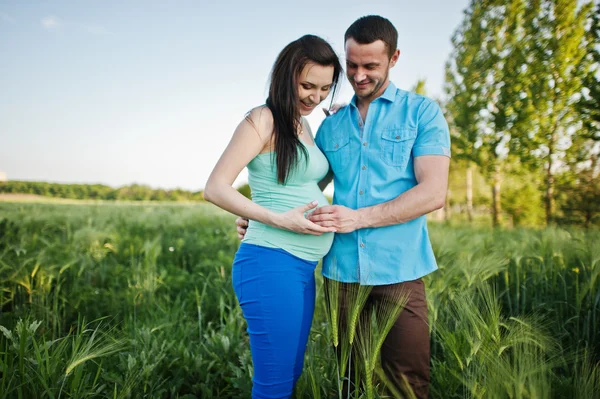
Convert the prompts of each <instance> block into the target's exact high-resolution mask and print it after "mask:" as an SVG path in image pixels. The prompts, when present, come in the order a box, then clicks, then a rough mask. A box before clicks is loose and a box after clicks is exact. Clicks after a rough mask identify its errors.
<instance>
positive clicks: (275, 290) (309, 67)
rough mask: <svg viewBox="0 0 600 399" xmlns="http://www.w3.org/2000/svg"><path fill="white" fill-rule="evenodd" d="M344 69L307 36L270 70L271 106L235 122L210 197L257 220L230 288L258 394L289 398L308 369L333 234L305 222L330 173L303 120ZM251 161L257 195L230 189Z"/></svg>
mask: <svg viewBox="0 0 600 399" xmlns="http://www.w3.org/2000/svg"><path fill="white" fill-rule="evenodd" d="M341 72H342V67H341V65H340V62H339V59H338V57H337V55H336V54H335V52H334V51H333V49H332V48H331V46H330V45H329V44H328V43H327V42H326V41H324V40H323V39H321V38H319V37H317V36H313V35H306V36H303V37H301V38H300V39H298V40H295V41H293V42H292V43H290V44H288V45H287V46H286V47H285V48H284V49H283V50H282V51H281V53H280V54H279V56H278V57H277V60H276V61H275V64H274V66H273V69H272V71H271V82H270V87H269V96H268V98H267V100H266V104H265V105H261V106H259V107H256V108H254V109H253V110H251V111H250V112H249V113H248V115H247V116H246V117H245V118H244V120H242V122H241V123H240V124H239V125H238V127H237V129H236V130H235V132H234V134H233V138H232V139H231V141H230V143H229V145H228V146H227V148H226V149H225V151H224V152H223V154H222V155H221V158H220V159H219V161H218V162H217V165H216V166H215V168H214V170H213V171H212V173H211V175H210V177H209V179H208V182H207V184H206V187H205V191H204V197H205V198H206V200H208V201H210V202H212V203H214V204H215V205H217V206H219V207H220V208H222V209H225V210H227V211H229V212H231V213H234V214H236V215H238V216H241V217H245V218H247V219H249V220H250V222H249V226H248V230H247V233H246V235H245V237H244V240H243V241H242V244H241V245H240V248H239V250H238V252H237V253H236V256H235V259H234V262H233V271H232V280H233V288H234V291H235V293H236V296H237V298H238V301H239V303H240V306H241V308H242V312H243V314H244V318H245V319H246V321H247V324H248V333H249V335H250V349H251V352H252V361H253V364H254V378H253V385H252V397H253V398H271V399H272V398H289V397H291V395H292V391H293V388H294V386H295V384H296V382H297V381H298V378H299V377H300V374H301V373H302V367H303V364H304V352H305V350H306V342H307V340H308V334H309V331H310V327H311V324H312V319H313V313H314V306H315V278H314V269H315V266H316V265H317V262H318V261H319V259H321V258H322V257H323V256H324V255H325V254H326V253H327V252H328V251H329V248H330V246H331V243H332V241H333V233H334V230H333V229H332V228H326V227H321V226H318V225H317V224H314V223H312V222H311V221H309V220H308V219H306V217H305V215H306V213H307V212H309V211H311V210H312V209H314V208H316V207H318V206H319V205H321V206H322V205H327V200H326V198H325V197H324V196H323V194H322V192H321V190H320V189H319V186H318V183H319V181H321V180H322V179H323V178H324V177H325V175H326V174H327V173H328V171H329V164H328V162H327V159H326V158H325V156H324V155H323V154H322V153H321V151H320V150H319V149H318V148H317V147H316V145H315V143H314V139H313V136H312V132H311V130H310V127H309V125H308V123H307V122H306V120H305V119H304V116H307V115H309V114H310V113H311V112H312V111H313V110H314V109H315V107H316V106H317V105H318V104H319V103H321V102H322V101H323V100H324V99H325V98H326V97H327V96H328V95H329V94H331V95H332V98H333V95H334V94H335V89H336V87H337V85H338V82H339V79H340V76H341ZM244 167H248V181H249V185H250V189H251V191H252V200H249V199H247V198H246V197H244V196H243V195H242V194H240V193H238V191H237V190H235V189H234V188H233V186H232V185H233V182H234V181H235V179H236V178H237V177H238V175H239V173H240V172H241V171H242V170H243V169H244Z"/></svg>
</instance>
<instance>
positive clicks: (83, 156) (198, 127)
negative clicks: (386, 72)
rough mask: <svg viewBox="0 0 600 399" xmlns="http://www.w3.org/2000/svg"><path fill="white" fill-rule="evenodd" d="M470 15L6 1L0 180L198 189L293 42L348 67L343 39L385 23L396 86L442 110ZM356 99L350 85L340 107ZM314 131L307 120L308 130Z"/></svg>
mask: <svg viewBox="0 0 600 399" xmlns="http://www.w3.org/2000/svg"><path fill="white" fill-rule="evenodd" d="M367 3H368V5H367ZM467 5H468V1H467V0H446V1H442V0H435V1H434V0H421V1H414V0H396V1H377V0H373V1H369V2H367V1H361V2H358V1H356V2H351V1H347V2H331V1H329V2H323V1H305V2H293V3H292V2H285V1H260V0H258V1H253V2H246V1H220V2H217V1H202V0H197V1H171V2H167V1H137V0H136V1H134V0H130V1H92V0H82V1H75V0H72V1H58V0H56V1H20V0H19V1H17V0H15V1H11V0H0V171H3V172H5V173H6V174H7V176H8V178H9V179H10V180H32V181H50V182H64V183H103V184H108V185H111V186H114V187H117V186H121V185H124V184H131V183H139V184H147V185H150V186H152V187H154V188H159V187H160V188H176V187H180V188H184V189H189V190H198V189H201V188H203V187H204V185H205V183H206V180H207V178H208V175H209V174H210V171H211V169H212V167H213V166H214V164H215V163H216V161H217V159H218V157H219V156H220V154H221V152H222V151H223V149H224V148H225V146H226V145H227V143H228V141H229V139H230V137H231V134H232V132H233V130H234V129H235V127H236V126H237V124H238V123H239V121H240V120H241V119H242V118H243V116H244V114H245V113H246V111H248V110H249V109H250V108H252V107H253V106H256V105H258V104H262V103H263V102H264V100H265V95H266V92H267V87H268V86H267V83H268V82H267V80H268V75H269V72H270V69H271V67H272V65H273V62H274V60H275V57H276V56H277V54H278V53H279V51H280V50H281V49H282V48H283V47H284V46H285V45H286V44H288V43H289V42H290V41H292V40H295V39H297V38H298V37H300V36H302V35H304V34H307V33H312V34H316V35H319V36H321V37H323V38H324V39H326V40H328V41H329V42H330V43H331V44H332V46H333V47H334V49H335V50H336V52H338V54H339V55H340V56H341V57H342V63H343V61H344V60H343V35H344V32H345V30H346V28H347V27H348V26H349V25H350V24H351V23H352V22H353V21H354V20H356V19H357V18H359V17H361V16H363V15H367V14H379V15H382V16H385V17H386V18H388V19H390V21H392V23H393V24H394V25H395V26H396V28H397V29H398V32H399V42H398V47H399V48H400V51H401V55H400V60H399V62H398V64H397V66H396V67H395V68H394V69H393V70H392V72H391V74H390V76H391V79H392V81H393V82H394V83H395V84H396V85H397V86H399V87H401V88H405V89H410V88H412V87H413V86H414V84H415V83H416V81H417V80H418V79H419V78H424V79H426V80H427V85H426V88H427V91H428V94H429V95H431V96H433V97H441V96H443V90H442V85H443V78H444V63H445V62H446V60H447V58H448V55H449V53H450V51H451V44H450V38H451V35H452V33H453V32H454V30H455V29H456V27H457V26H458V24H459V23H460V22H461V20H462V16H463V14H462V12H463V10H464V9H465V8H466V7H467ZM351 95H352V90H351V88H350V86H349V85H348V84H347V83H346V82H345V83H344V85H343V87H342V91H341V93H340V95H339V97H338V100H339V101H340V102H347V101H349V99H350V97H351ZM321 120H322V115H320V113H318V111H315V112H314V113H313V115H311V116H310V117H309V121H310V123H311V125H312V126H313V129H314V130H316V128H317V127H318V125H319V124H320V122H321ZM245 179H246V173H245V172H243V173H242V174H241V175H240V178H239V179H238V183H241V182H243V181H245Z"/></svg>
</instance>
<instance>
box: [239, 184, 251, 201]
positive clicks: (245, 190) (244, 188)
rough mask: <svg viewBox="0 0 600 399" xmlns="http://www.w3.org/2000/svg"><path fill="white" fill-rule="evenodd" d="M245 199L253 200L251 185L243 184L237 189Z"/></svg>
mask: <svg viewBox="0 0 600 399" xmlns="http://www.w3.org/2000/svg"><path fill="white" fill-rule="evenodd" d="M237 190H238V191H239V192H240V193H241V194H242V195H243V196H244V197H246V198H248V199H252V192H251V190H250V185H248V184H243V185H241V186H240V187H238V189H237Z"/></svg>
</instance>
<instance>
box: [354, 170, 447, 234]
mask: <svg viewBox="0 0 600 399" xmlns="http://www.w3.org/2000/svg"><path fill="white" fill-rule="evenodd" d="M446 190H447V186H446V185H445V184H439V182H435V181H431V182H427V183H425V182H423V183H421V184H418V185H416V186H415V187H413V188H411V189H410V190H408V191H406V192H405V193H403V194H401V195H399V196H398V197H396V198H395V199H393V200H391V201H388V202H384V203H382V204H379V205H374V206H370V207H366V208H360V209H357V212H358V215H359V223H358V228H360V229H364V228H373V227H383V226H391V225H395V224H401V223H406V222H408V221H411V220H413V219H416V218H418V217H419V216H423V215H426V214H428V213H429V212H432V211H435V210H436V209H440V208H442V207H443V206H444V203H445V201H446Z"/></svg>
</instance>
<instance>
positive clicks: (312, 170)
mask: <svg viewBox="0 0 600 399" xmlns="http://www.w3.org/2000/svg"><path fill="white" fill-rule="evenodd" d="M301 143H302V145H304V147H305V148H306V150H307V152H308V158H306V161H305V157H304V156H302V155H300V156H299V161H298V163H297V165H296V167H295V168H293V169H292V171H291V172H290V174H289V177H288V179H287V181H286V184H285V185H281V184H280V183H279V182H278V181H277V165H276V162H275V153H274V152H268V153H263V154H259V155H257V156H256V157H255V158H254V159H253V160H252V161H250V163H249V164H248V184H249V186H250V190H251V192H252V201H254V202H256V203H257V204H259V205H261V206H263V207H265V208H267V209H270V210H271V211H273V212H278V213H282V212H286V211H289V210H290V209H292V208H295V207H297V206H300V205H305V204H308V203H309V202H312V201H314V200H317V201H318V202H319V205H318V207H321V206H324V205H329V203H328V201H327V198H326V197H325V196H324V195H323V193H322V192H321V190H320V189H319V186H318V183H319V181H321V179H323V177H325V175H326V174H327V172H328V171H329V162H328V161H327V158H326V157H325V155H323V153H322V152H321V150H319V148H318V147H317V146H316V145H307V144H304V143H303V142H302V141H301ZM333 234H334V233H324V234H322V235H320V236H315V235H310V234H299V233H294V232H292V231H288V230H282V229H278V228H275V227H272V226H269V225H266V224H264V223H260V222H257V221H254V220H251V221H250V223H249V225H248V229H247V231H246V236H245V237H244V239H243V242H245V243H248V244H255V245H261V246H263V247H270V248H280V249H283V250H285V251H287V252H289V253H291V254H292V255H295V256H297V257H299V258H302V259H305V260H309V261H318V260H320V259H321V258H322V257H323V256H325V254H326V253H327V252H329V248H331V244H332V242H333Z"/></svg>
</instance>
